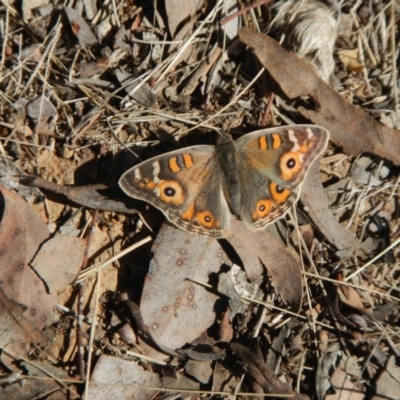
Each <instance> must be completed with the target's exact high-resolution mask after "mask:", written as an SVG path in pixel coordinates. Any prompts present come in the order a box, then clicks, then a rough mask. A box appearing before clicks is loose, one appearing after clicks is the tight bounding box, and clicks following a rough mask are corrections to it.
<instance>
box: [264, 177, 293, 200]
mask: <svg viewBox="0 0 400 400" xmlns="http://www.w3.org/2000/svg"><path fill="white" fill-rule="evenodd" d="M269 189H270V191H271V195H272V198H273V199H274V200H275V202H276V203H278V204H281V203H284V202H285V201H286V200H287V198H288V197H289V196H290V190H289V189H285V188H283V187H282V186H279V185H277V184H276V183H275V182H271V183H270V185H269Z"/></svg>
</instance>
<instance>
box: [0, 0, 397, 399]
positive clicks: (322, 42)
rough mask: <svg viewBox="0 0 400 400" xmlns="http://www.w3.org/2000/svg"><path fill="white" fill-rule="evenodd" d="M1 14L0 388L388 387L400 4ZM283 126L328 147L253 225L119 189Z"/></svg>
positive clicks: (110, 5)
mask: <svg viewBox="0 0 400 400" xmlns="http://www.w3.org/2000/svg"><path fill="white" fill-rule="evenodd" d="M161 3H162V4H161ZM0 21H1V24H0V26H1V29H0V31H1V35H2V47H1V50H2V51H1V54H2V57H1V61H0V91H1V94H2V96H1V97H0V99H1V100H0V107H1V113H0V152H1V157H0V205H1V207H0V239H1V240H0V269H1V272H2V273H1V278H0V302H1V316H0V349H1V367H0V372H1V379H0V397H1V398H10V399H12V398H18V399H32V398H49V399H50V398H57V399H61V398H65V399H67V398H70V399H78V398H98V399H99V400H100V399H110V398H127V397H134V398H135V399H143V400H145V399H153V398H165V397H167V396H168V397H169V396H171V398H172V397H177V396H178V397H179V396H180V397H181V398H199V397H200V396H201V397H202V398H204V397H206V398H214V397H216V396H220V397H231V396H235V397H240V398H243V399H250V398H253V397H252V395H261V396H262V395H264V394H265V395H266V394H269V395H273V394H279V395H287V396H291V397H294V398H302V399H307V398H308V399H315V398H318V399H320V400H322V399H329V400H333V399H338V400H339V399H347V398H350V397H351V398H352V399H353V398H354V399H369V398H374V399H375V398H376V399H378V398H396V396H397V395H398V393H399V388H400V386H399V385H400V383H399V378H398V377H399V367H398V358H399V357H400V352H399V328H400V319H399V295H400V290H399V276H400V246H399V243H400V234H399V232H400V213H399V210H400V207H399V195H400V188H399V184H400V177H399V176H400V151H399V149H400V133H399V130H400V110H399V100H400V95H399V86H398V82H399V71H398V65H397V64H398V53H399V50H400V30H399V26H400V25H399V24H400V6H399V4H398V2H396V1H394V0H383V1H382V2H361V1H355V0H350V1H349V2H347V3H345V4H344V3H340V4H339V3H335V2H323V4H322V2H321V1H318V0H304V1H301V2H298V1H292V0H288V1H274V0H273V1H267V0H260V1H257V2H253V4H251V3H250V4H247V5H246V6H244V5H243V4H242V3H241V2H236V1H234V0H228V1H219V2H210V1H207V0H202V1H201V0H191V1H185V2H177V1H171V0H169V1H165V2H144V1H141V0H139V1H111V2H99V1H95V0H78V1H76V2H74V3H68V5H65V4H63V3H61V2H59V1H50V0H35V1H28V0H23V1H21V2H17V1H15V0H9V1H3V2H1V4H0ZM266 32H267V33H266ZM292 124H317V125H321V126H322V127H324V128H326V129H328V130H329V131H330V143H329V146H328V148H327V149H326V151H325V153H324V154H323V155H322V157H321V159H320V160H319V162H315V164H314V165H313V167H312V169H311V171H310V173H309V174H308V176H307V178H306V180H305V181H304V182H303V184H302V191H301V197H300V200H299V201H298V203H297V205H296V206H295V207H292V209H291V211H290V212H289V213H288V214H287V215H286V216H285V217H284V218H283V219H281V220H280V221H279V222H277V223H274V224H273V225H270V226H268V229H267V230H265V231H256V232H248V231H247V230H246V229H244V227H243V224H242V223H241V222H240V221H237V220H236V219H235V218H233V217H232V218H233V219H232V222H231V227H232V229H231V230H230V232H229V235H228V236H227V237H226V238H224V239H219V240H218V241H217V240H215V239H210V238H207V237H199V236H194V235H189V234H188V233H185V232H184V231H180V230H177V228H175V227H173V226H171V225H169V224H168V223H166V222H165V218H164V216H163V215H162V214H161V213H160V212H159V211H158V210H156V209H154V208H153V207H152V206H150V205H149V204H147V203H144V202H141V201H139V200H135V199H130V198H128V197H127V196H125V195H124V193H123V192H122V190H121V189H120V188H119V187H118V185H117V182H118V180H119V178H120V177H121V175H122V174H123V173H124V172H125V171H127V170H128V169H129V168H131V167H132V166H134V165H136V164H138V163H140V162H141V161H144V160H147V159H149V158H151V157H154V156H157V155H161V154H164V153H166V152H169V151H173V150H177V149H182V148H184V147H187V146H193V145H199V144H208V145H210V144H211V145H213V144H215V143H216V137H217V135H216V134H215V132H216V131H217V132H220V131H221V130H224V131H226V132H228V133H229V134H230V135H231V136H232V137H233V138H234V139H237V138H238V137H240V136H242V135H244V134H246V133H249V132H252V131H255V130H258V129H264V128H268V127H272V126H280V125H292ZM154 168H155V169H156V166H154Z"/></svg>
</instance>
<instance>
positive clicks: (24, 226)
mask: <svg viewBox="0 0 400 400" xmlns="http://www.w3.org/2000/svg"><path fill="white" fill-rule="evenodd" d="M1 193H2V195H3V199H4V212H3V218H2V221H1V226H2V229H1V230H0V254H1V264H0V265H1V267H0V268H1V276H2V277H1V280H0V282H1V288H2V290H3V291H4V294H5V295H6V296H7V297H8V298H9V299H10V300H13V301H15V302H17V303H19V304H22V305H23V306H25V307H26V308H27V309H26V311H25V312H24V314H23V315H24V317H25V318H27V319H28V320H29V321H31V322H32V323H33V324H34V325H35V326H36V327H37V328H42V327H43V326H44V324H45V322H46V320H47V318H48V316H49V315H50V313H51V312H52V310H53V307H54V303H55V300H56V297H57V294H58V292H59V291H60V290H61V289H63V288H64V287H65V286H66V285H67V284H68V283H70V282H71V281H72V280H73V279H74V278H75V275H76V274H77V272H78V270H79V268H80V267H81V264H82V259H83V252H84V247H83V245H84V243H83V242H82V240H81V239H78V238H72V237H67V236H62V235H56V236H55V237H53V238H52V239H50V240H47V239H48V237H49V231H48V229H47V227H46V225H45V224H44V223H43V222H42V221H41V220H40V218H39V217H38V216H37V215H36V213H35V212H34V211H33V209H32V208H31V207H30V206H29V205H28V203H26V201H25V200H23V199H22V198H21V197H19V196H18V195H17V194H15V193H13V192H11V191H8V190H6V189H4V188H1ZM39 248H40V250H39Z"/></svg>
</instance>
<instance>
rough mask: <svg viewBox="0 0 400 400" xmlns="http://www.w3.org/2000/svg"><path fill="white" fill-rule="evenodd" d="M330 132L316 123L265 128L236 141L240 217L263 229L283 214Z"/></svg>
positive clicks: (291, 202) (297, 192)
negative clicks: (240, 196)
mask: <svg viewBox="0 0 400 400" xmlns="http://www.w3.org/2000/svg"><path fill="white" fill-rule="evenodd" d="M328 138H329V134H328V131H327V130H326V129H324V128H322V127H317V126H313V125H295V126H286V127H277V128H272V129H263V130H260V131H256V132H252V133H249V134H247V135H245V136H242V137H241V138H240V139H238V140H237V141H236V142H235V143H236V145H237V146H238V149H239V155H240V162H238V168H239V176H240V180H241V186H244V187H246V188H250V187H251V190H242V200H241V205H242V212H241V215H240V217H241V219H242V220H243V222H244V223H245V224H246V225H247V227H248V228H249V229H262V228H264V227H265V226H266V225H268V224H269V223H271V222H273V221H274V220H276V219H277V218H280V217H282V216H283V215H285V213H286V212H287V211H288V210H289V208H290V207H291V205H292V204H293V203H294V202H295V201H296V200H297V197H298V194H299V187H300V185H301V183H302V182H303V181H304V179H305V177H306V174H307V172H308V170H309V168H310V166H311V165H312V163H313V162H314V161H315V160H316V159H317V157H318V156H319V155H320V154H321V153H322V151H323V150H324V149H325V147H326V145H327V142H328Z"/></svg>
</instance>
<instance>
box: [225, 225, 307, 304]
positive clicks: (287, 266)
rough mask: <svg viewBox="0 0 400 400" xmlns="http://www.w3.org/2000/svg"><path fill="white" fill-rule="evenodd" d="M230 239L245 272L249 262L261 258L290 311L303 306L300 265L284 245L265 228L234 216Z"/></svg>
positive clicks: (255, 262)
mask: <svg viewBox="0 0 400 400" xmlns="http://www.w3.org/2000/svg"><path fill="white" fill-rule="evenodd" d="M227 240H228V241H229V243H230V244H231V245H232V246H233V247H234V249H235V250H236V252H237V253H238V255H239V256H240V258H241V259H242V261H243V264H244V266H245V270H246V273H247V268H248V267H249V266H250V265H253V266H254V265H260V260H261V262H262V265H263V266H264V267H265V268H266V269H267V271H268V274H269V276H270V277H271V280H272V281H273V283H274V285H275V288H276V291H277V293H279V294H280V295H281V296H282V297H283V298H284V299H285V302H286V303H287V304H288V305H289V306H290V309H291V311H292V312H297V311H298V310H300V306H301V299H302V295H303V287H302V283H301V270H300V266H299V264H298V262H297V261H296V259H295V258H294V257H293V256H292V255H291V254H290V253H289V252H288V251H287V249H286V248H285V247H284V246H283V245H281V244H280V243H279V242H278V241H277V240H276V239H275V238H273V237H272V236H271V235H270V234H269V233H268V232H266V231H256V232H249V231H248V230H247V229H246V228H245V226H244V224H243V223H241V222H240V221H237V220H235V219H233V218H232V220H231V232H230V233H229V236H227Z"/></svg>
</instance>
